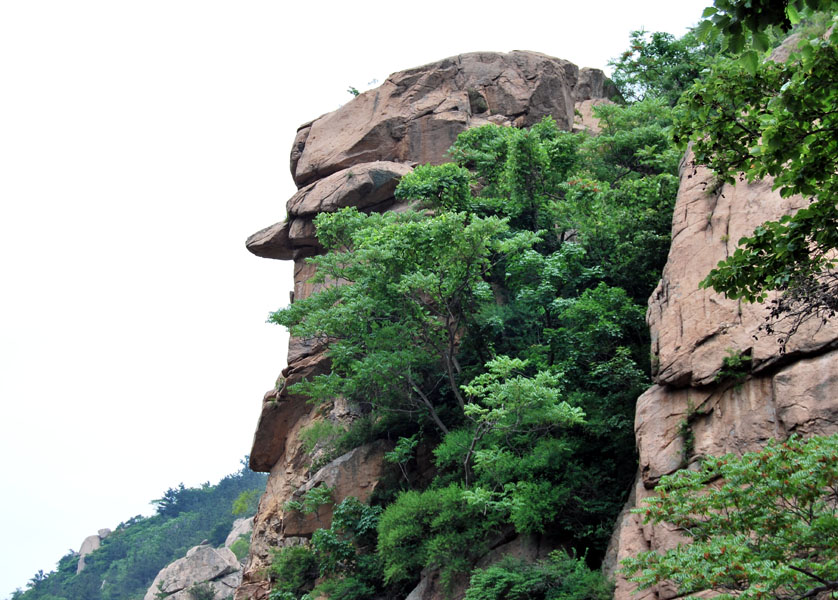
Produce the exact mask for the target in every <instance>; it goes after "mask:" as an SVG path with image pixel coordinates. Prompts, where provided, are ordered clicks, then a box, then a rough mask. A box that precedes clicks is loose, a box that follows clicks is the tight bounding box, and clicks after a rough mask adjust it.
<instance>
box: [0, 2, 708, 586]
mask: <svg viewBox="0 0 838 600" xmlns="http://www.w3.org/2000/svg"><path fill="white" fill-rule="evenodd" d="M707 4H710V0H678V1H677V2H675V1H673V0H660V1H646V0H635V1H633V2H629V1H627V0H623V1H619V2H618V1H614V2H608V1H604V0H590V1H588V2H568V1H566V0H565V1H555V0H554V1H553V2H549V3H543V4H542V3H535V2H525V3H516V4H510V3H497V4H494V3H492V2H483V3H474V2H439V1H437V0H433V1H430V0H423V1H421V2H410V3H407V2H398V3H397V2H384V1H381V2H371V1H361V2H354V3H351V2H325V1H323V0H320V1H318V0H308V1H304V2H294V3H293V7H292V8H288V4H287V3H280V2H277V1H266V0H238V1H237V2H233V1H225V2H221V1H213V0H143V1H134V2H128V1H122V0H107V1H100V2H95V1H90V0H76V1H72V2H70V1H68V0H52V1H50V0H0V86H2V87H0V90H2V91H0V285H2V287H1V288H0V411H2V412H0V461H2V462H0V482H1V483H0V485H2V488H1V489H2V493H0V531H2V532H3V534H4V535H3V538H4V543H3V544H2V549H0V564H2V565H3V567H2V570H0V596H5V595H7V594H10V593H11V591H12V590H13V589H14V588H16V587H24V586H25V584H26V582H27V581H28V579H29V578H31V577H32V575H34V573H35V572H36V571H37V570H38V569H43V570H44V571H50V570H52V569H54V568H55V563H56V561H57V560H58V559H59V558H60V557H61V556H62V555H63V554H65V553H66V551H67V550H68V549H70V548H73V549H76V550H78V548H79V546H80V544H81V542H82V540H83V538H84V537H86V536H88V535H91V534H93V533H95V532H96V530H97V529H99V528H102V527H109V528H114V527H115V526H116V525H117V524H118V523H119V522H120V521H124V520H127V519H128V518H130V517H131V516H133V515H136V514H139V513H144V514H149V513H150V512H151V511H152V507H151V506H150V505H149V501H150V500H151V499H153V498H155V497H160V495H162V493H163V492H164V491H165V490H166V489H167V488H168V487H171V486H175V485H177V484H178V483H179V482H181V481H183V482H184V483H185V484H186V485H198V484H200V483H201V482H203V481H207V480H209V481H212V482H213V483H215V482H216V481H217V480H218V479H219V478H220V477H222V476H223V475H225V474H227V473H231V472H233V471H235V470H237V469H238V468H239V464H238V461H239V459H240V458H241V457H242V456H243V455H244V454H245V453H247V452H248V451H249V448H250V442H251V438H252V435H253V430H254V428H255V425H256V420H257V417H258V414H259V408H260V405H261V398H262V394H263V392H264V391H265V390H267V389H269V388H270V387H271V386H272V384H273V381H274V379H275V378H276V376H277V375H278V373H279V371H280V370H281V369H282V368H283V366H284V353H285V345H286V343H287V342H286V338H285V336H284V335H283V333H282V331H281V330H280V329H279V328H278V327H276V326H271V325H267V324H265V318H266V317H267V314H268V312H269V311H270V310H274V309H276V308H279V307H281V306H284V305H285V304H286V303H287V299H288V290H289V289H290V287H291V273H290V269H289V268H288V263H280V262H277V261H269V260H265V259H259V258H256V257H254V256H251V255H250V254H249V253H248V252H247V251H246V250H245V248H244V240H245V238H246V237H247V236H248V235H249V234H251V233H253V232H255V231H257V230H258V229H261V228H262V227H266V226H268V225H271V224H273V223H275V222H277V221H279V220H281V219H282V218H283V216H284V204H285V200H287V199H288V198H289V197H290V196H291V194H292V193H293V192H294V190H295V188H294V185H293V183H292V181H291V177H290V175H289V171H288V153H289V150H290V146H291V142H292V141H293V138H294V133H295V130H296V128H297V126H298V125H299V124H301V123H303V122H305V121H308V120H310V119H312V118H314V117H316V116H318V115H320V114H322V113H324V112H328V111H331V110H334V109H335V108H337V107H338V106H339V105H340V104H341V103H344V102H346V101H348V100H350V99H351V97H350V96H349V94H348V93H347V92H346V89H347V87H348V86H349V85H353V86H355V87H357V88H359V89H361V90H363V89H367V88H368V87H370V86H369V85H367V82H370V81H372V80H373V79H378V80H379V81H383V80H384V78H385V77H386V76H387V75H388V74H389V73H391V72H393V71H397V70H402V69H406V68H409V67H414V66H418V65H421V64H424V63H428V62H431V61H434V60H437V59H441V58H444V57H446V56H451V55H454V54H458V53H462V52H470V51H476V50H498V51H510V50H514V49H521V50H535V51H539V52H544V53H546V54H550V55H553V56H558V57H561V58H566V59H568V60H571V61H573V62H575V63H576V64H578V65H579V66H580V67H581V66H590V67H600V68H605V67H606V62H607V60H608V59H609V58H612V57H615V56H617V55H619V53H620V52H622V51H623V50H625V49H626V47H627V45H628V35H629V32H630V31H631V30H632V29H638V28H640V27H645V28H646V29H647V30H651V31H655V30H664V31H669V32H672V33H674V34H676V35H680V34H682V33H683V32H684V28H685V27H686V26H689V25H691V24H694V23H695V22H696V21H697V20H698V18H699V16H700V14H701V10H702V8H703V7H704V6H705V5H707Z"/></svg>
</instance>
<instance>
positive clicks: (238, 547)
mask: <svg viewBox="0 0 838 600" xmlns="http://www.w3.org/2000/svg"><path fill="white" fill-rule="evenodd" d="M230 550H231V551H232V552H233V554H235V555H236V558H238V559H239V561H242V560H244V557H245V556H247V553H248V552H250V534H249V533H243V534H241V535H240V536H239V539H237V540H236V541H235V542H233V543H232V544H231V545H230Z"/></svg>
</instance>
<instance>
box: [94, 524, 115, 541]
mask: <svg viewBox="0 0 838 600" xmlns="http://www.w3.org/2000/svg"><path fill="white" fill-rule="evenodd" d="M97 533H98V534H99V539H100V540H104V539H105V538H106V537H108V536H109V535H110V534H111V533H112V532H111V530H110V529H108V528H107V527H105V528H104V529H100V530H99V531H98V532H97Z"/></svg>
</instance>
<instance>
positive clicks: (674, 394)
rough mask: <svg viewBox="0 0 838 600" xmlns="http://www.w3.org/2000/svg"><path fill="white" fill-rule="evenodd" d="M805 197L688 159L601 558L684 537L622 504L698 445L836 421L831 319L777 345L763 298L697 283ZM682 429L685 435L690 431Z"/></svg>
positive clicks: (637, 499) (646, 490)
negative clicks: (647, 380) (628, 463)
mask: <svg viewBox="0 0 838 600" xmlns="http://www.w3.org/2000/svg"><path fill="white" fill-rule="evenodd" d="M803 205H804V200H803V199H801V198H799V197H791V198H781V197H780V195H779V193H776V192H772V191H771V183H770V182H768V181H763V182H759V183H754V184H747V183H739V184H737V185H719V184H718V183H717V182H716V180H715V179H714V177H713V175H712V174H711V173H710V172H708V171H707V170H706V169H703V168H697V169H696V168H695V167H693V166H692V164H691V161H690V157H689V156H688V157H687V159H685V162H684V164H683V168H682V172H681V186H680V189H679V192H678V198H677V201H676V206H675V213H674V216H673V223H672V247H671V249H670V252H669V257H668V261H667V264H666V267H665V268H664V271H663V277H662V279H661V282H660V284H659V285H658V287H657V289H656V290H655V291H654V293H653V294H652V297H651V298H650V299H649V309H648V312H647V321H648V323H649V327H650V330H651V334H652V351H653V357H654V358H653V361H654V363H656V373H655V385H654V386H653V387H652V388H650V389H649V390H648V391H646V393H644V394H643V395H642V396H641V397H640V399H639V400H638V402H637V411H636V418H635V432H636V437H637V445H638V451H639V455H640V465H639V470H638V475H637V479H636V482H635V486H634V489H633V492H632V496H631V498H630V499H629V502H628V505H627V507H626V511H624V512H623V514H622V515H621V516H620V519H619V522H618V524H617V527H616V531H615V534H614V537H613V539H612V543H611V548H610V554H609V557H608V560H607V563H608V565H609V567H610V568H611V569H612V572H613V570H614V569H615V568H616V563H617V561H619V560H621V559H623V558H625V557H627V556H633V555H636V554H637V553H638V552H641V551H645V550H650V549H654V550H666V549H668V548H671V547H673V546H674V545H676V544H677V543H678V542H679V541H682V537H681V536H680V534H679V533H678V532H677V531H675V530H673V529H671V528H668V527H664V526H652V525H644V524H643V523H642V522H641V520H640V519H639V518H638V516H637V515H635V514H632V513H631V512H629V509H630V508H632V507H635V506H639V505H640V504H641V502H642V500H643V499H644V498H648V497H650V496H651V495H652V494H654V491H653V488H654V486H655V484H656V483H657V482H658V481H659V480H660V478H661V476H663V475H667V474H670V473H673V472H674V471H676V470H678V469H679V468H682V467H686V466H689V465H690V464H692V463H694V462H696V461H698V460H700V458H701V457H702V456H707V455H716V456H718V455H721V454H726V453H730V452H733V453H736V454H742V453H744V452H749V451H755V450H759V449H760V448H762V447H763V446H764V445H765V444H766V442H767V441H768V440H769V439H772V438H778V439H784V438H786V437H788V436H789V435H791V434H792V433H798V434H801V435H804V436H810V435H826V434H831V433H835V432H838V401H836V399H835V390H836V389H838V387H836V386H838V352H836V351H835V350H834V348H836V346H837V345H838V324H836V323H830V324H828V325H824V326H821V324H819V323H812V324H811V325H809V326H808V327H805V328H803V329H801V331H799V332H798V333H797V334H796V335H795V336H793V337H792V338H791V339H790V340H789V341H788V345H787V352H786V354H784V355H781V354H780V353H779V351H778V343H777V340H776V339H775V338H774V337H772V336H769V335H766V334H764V333H763V332H759V331H758V328H759V325H760V324H761V323H763V321H764V316H765V314H766V309H765V308H764V306H763V305H749V304H743V303H741V302H739V301H736V300H729V299H726V298H724V297H723V296H720V295H719V294H716V293H715V292H713V291H711V290H706V289H699V287H698V283H699V281H701V280H702V279H703V278H704V277H705V276H706V274H707V273H708V272H709V270H710V269H711V268H712V267H714V266H715V265H716V264H717V263H718V262H719V261H720V260H723V259H724V258H726V257H727V256H728V255H729V254H730V253H731V252H732V251H733V249H734V248H735V247H736V242H737V240H739V239H740V237H742V236H744V235H748V234H750V233H751V232H752V231H753V230H754V228H755V227H756V226H758V225H759V224H761V223H763V222H764V221H766V220H774V219H777V218H779V217H781V216H782V215H785V214H789V213H792V212H794V211H795V210H797V209H799V208H800V207H801V206H803ZM729 355H736V356H749V357H750V359H751V360H750V367H749V368H748V370H747V372H746V373H742V376H743V377H744V378H745V379H744V381H739V382H736V381H731V380H730V379H725V378H724V377H720V372H721V370H722V367H723V364H724V360H725V357H727V356H729ZM685 433H688V435H689V437H690V441H689V444H687V443H686V439H685V438H686V436H685ZM633 590H634V586H633V584H631V583H630V582H627V581H626V580H625V579H623V578H620V577H617V589H616V596H615V598H616V599H617V600H629V599H630V598H633V599H641V600H645V599H650V600H652V599H655V600H668V599H670V598H673V597H675V596H676V595H677V591H676V590H675V589H673V588H671V587H667V586H660V587H658V588H656V589H650V590H646V591H644V592H640V593H635V594H632V592H633Z"/></svg>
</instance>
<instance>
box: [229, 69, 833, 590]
mask: <svg viewBox="0 0 838 600" xmlns="http://www.w3.org/2000/svg"><path fill="white" fill-rule="evenodd" d="M605 87H606V83H605V78H604V76H603V74H602V72H600V71H597V70H591V69H582V70H579V69H578V68H577V67H576V66H574V65H572V64H571V63H568V62H567V61H562V60H558V59H554V58H550V57H547V56H544V55H541V54H535V53H530V52H513V53H510V54H495V53H474V54H465V55H460V56H457V57H452V58H448V59H445V60H442V61H439V62H437V63H434V64H431V65H426V66H423V67H419V68H416V69H410V70H407V71H403V72H400V73H396V74H394V75H392V76H390V77H389V78H388V79H387V81H386V82H385V83H384V84H383V85H382V86H381V87H380V88H378V89H376V90H372V91H369V92H366V93H364V94H361V95H360V96H359V97H358V98H356V99H355V100H353V101H352V102H350V103H348V104H347V105H345V106H343V107H342V108H340V109H339V110H337V111H335V112H333V113H329V114H327V115H324V116H322V117H320V118H318V119H316V120H314V121H312V122H310V123H306V124H305V125H303V126H302V127H301V128H300V129H299V131H298V133H297V136H296V139H295V140H294V142H293V147H292V152H291V172H292V175H293V177H294V180H295V182H296V183H297V185H298V187H299V191H298V192H297V193H296V194H295V195H294V196H293V197H292V198H291V199H290V200H289V201H288V204H287V217H286V219H285V220H284V221H282V222H280V223H277V224H275V225H273V226H271V227H268V228H266V229H263V230H262V231H259V232H258V233H256V234H254V235H252V236H251V237H250V238H249V239H248V240H247V247H248V249H249V250H250V251H251V252H252V253H254V254H256V255H257V256H262V257H266V258H274V259H283V260H293V261H294V263H295V269H294V292H293V298H294V299H301V298H305V297H308V296H310V295H311V294H312V293H313V292H315V291H316V287H315V286H313V285H312V284H310V283H309V282H308V280H309V279H310V277H311V276H312V274H313V273H312V270H311V266H310V265H307V264H306V263H305V261H304V259H305V258H306V257H308V256H311V255H314V254H316V253H318V252H320V251H321V250H320V248H319V247H318V245H317V240H316V238H315V236H314V228H313V225H312V219H313V217H314V216H315V215H316V214H317V213H319V212H324V211H326V212H328V211H334V210H337V209H338V208H340V207H343V206H356V207H359V208H361V209H363V210H367V211H383V210H394V209H395V210H397V209H398V208H399V206H398V205H397V203H396V201H395V199H394V196H393V192H394V189H395V186H396V184H397V182H398V179H399V178H400V177H401V176H403V175H404V174H405V173H408V172H410V170H411V169H412V167H413V166H415V165H416V164H418V163H426V162H430V163H434V164H439V163H441V162H444V161H445V150H446V149H447V148H448V147H449V146H450V145H451V143H453V141H454V140H455V138H456V136H457V134H458V133H460V132H461V131H463V130H465V129H466V128H469V127H473V126H476V125H481V124H485V123H497V124H501V125H511V126H527V125H531V124H533V123H535V122H537V121H538V120H539V119H541V118H542V117H543V116H545V115H552V116H553V118H554V119H555V120H556V121H557V123H559V124H560V125H561V126H562V127H563V128H565V129H567V130H571V129H582V128H588V129H593V130H595V128H596V125H595V124H594V123H593V122H592V121H591V106H592V105H593V104H595V103H597V102H601V101H603V99H604V98H606V97H608V96H609V95H611V94H612V92H613V91H612V90H608V89H604V88H605ZM574 121H576V123H574ZM803 202H804V201H803V199H801V198H794V197H792V198H781V197H780V195H779V194H776V193H774V192H772V191H771V185H770V182H761V183H756V184H745V183H740V184H738V185H736V186H732V185H719V184H718V182H717V181H716V180H715V178H714V177H713V175H712V174H711V173H709V172H708V171H706V170H704V169H702V168H700V167H699V168H697V167H695V166H694V165H693V164H692V160H691V157H689V156H687V157H686V158H685V160H684V162H683V164H682V169H681V175H680V189H679V193H678V198H677V202H676V207H675V213H674V217H673V223H672V246H671V249H670V252H669V257H668V262H667V264H666V267H665V269H664V272H663V276H662V279H661V282H660V284H659V285H658V287H657V289H656V290H655V291H654V293H653V294H652V297H651V298H650V299H649V309H648V313H647V321H648V324H649V327H650V331H651V336H652V355H653V376H654V385H653V386H652V387H651V388H650V389H649V390H648V391H646V393H644V394H643V395H642V396H641V397H640V398H639V399H638V402H637V411H636V421H635V431H636V438H637V446H638V451H639V468H638V473H637V477H636V480H635V484H634V487H633V491H632V494H631V497H630V499H629V501H628V503H627V506H626V510H625V511H624V512H623V514H622V515H621V516H620V518H619V521H618V523H617V524H616V527H615V532H614V536H613V538H612V542H611V545H610V549H609V554H608V556H607V557H606V569H607V570H608V571H610V573H611V574H614V572H615V569H616V565H617V562H618V561H619V560H620V559H622V558H624V557H626V556H630V555H634V554H636V553H637V552H640V551H643V550H648V549H666V548H668V547H671V546H672V545H673V544H675V543H677V542H678V541H679V540H680V539H681V538H680V537H679V535H678V533H677V532H676V531H673V530H670V529H667V528H665V527H652V526H648V525H643V524H642V523H641V522H640V521H639V519H638V518H637V517H636V516H635V515H633V514H632V513H631V512H630V509H631V508H633V507H636V506H638V505H639V504H640V503H641V502H642V500H643V499H644V498H646V497H649V496H650V495H651V494H653V493H654V492H653V488H654V486H655V484H656V483H657V482H658V481H659V479H660V477H661V476H663V475H666V474H669V473H672V472H674V471H676V470H677V469H679V468H683V467H688V466H689V465H691V464H694V463H696V461H698V460H700V459H701V457H702V456H705V455H719V454H724V453H727V452H735V453H743V452H746V451H751V450H757V449H759V448H761V447H762V446H763V445H764V444H765V443H766V442H767V440H769V439H771V438H785V437H787V436H789V435H791V434H792V433H800V434H803V435H816V434H827V433H834V432H836V431H838V402H836V401H835V399H834V390H835V389H836V386H838V353H836V351H835V348H836V347H838V328H836V326H834V325H828V326H820V327H818V326H817V324H812V325H811V326H810V327H809V328H808V329H806V330H801V331H800V332H798V334H797V335H796V336H795V337H794V338H792V339H791V340H789V342H788V345H787V348H786V350H787V351H786V353H784V354H781V353H780V352H779V351H778V343H777V339H775V338H772V337H771V336H769V335H765V334H763V333H762V332H760V331H759V329H758V328H759V325H760V324H761V323H762V322H763V319H764V314H765V309H764V307H763V306H762V305H748V304H743V303H741V302H738V301H734V300H728V299H725V298H724V297H722V296H720V295H718V294H716V293H714V292H712V291H709V290H703V289H699V287H698V283H699V282H700V281H701V280H702V279H703V278H704V277H705V276H706V274H707V273H708V271H709V270H710V269H711V268H712V267H714V266H715V265H716V264H717V262H718V261H720V260H722V259H724V258H725V257H727V256H728V255H729V254H730V253H731V252H732V251H733V250H734V248H735V246H736V241H737V240H738V239H740V238H741V237H742V236H744V235H748V234H750V233H751V232H752V231H753V229H754V228H755V227H756V226H757V225H759V224H760V223H762V222H764V221H766V220H770V219H777V218H779V217H781V216H782V215H784V214H788V213H791V212H793V211H795V210H797V209H798V208H800V207H801V206H802V205H803ZM729 356H734V357H744V358H746V360H745V361H740V362H741V364H744V365H747V369H745V370H743V371H742V372H740V373H739V374H738V375H739V377H738V378H737V379H736V380H734V379H731V378H730V377H725V376H723V373H722V371H723V369H724V367H725V359H726V357H729ZM328 369H329V364H328V360H327V358H326V357H325V355H324V348H323V346H322V345H319V344H317V343H314V342H306V341H304V340H300V339H295V338H292V339H291V341H290V344H289V351H288V366H287V367H286V368H285V369H284V370H283V371H282V375H281V377H280V378H279V379H278V381H277V385H276V388H275V389H272V390H271V391H269V392H268V393H267V394H266V395H265V397H264V399H263V405H262V413H261V416H260V419H259V423H258V425H257V430H256V433H255V436H254V444H253V448H252V451H251V466H252V467H253V468H254V469H256V470H260V471H268V472H270V478H269V481H268V485H267V491H266V493H265V495H264V497H263V498H262V500H261V503H260V507H259V512H258V514H257V517H256V522H255V529H254V536H253V543H252V546H251V560H250V563H249V566H248V568H247V569H246V571H245V573H244V580H243V584H242V586H241V587H240V588H239V590H238V591H237V594H236V598H237V600H244V599H245V598H253V599H261V598H265V597H266V596H267V593H268V591H269V582H268V581H267V575H266V573H265V567H266V566H267V565H268V563H269V560H270V550H271V549H272V548H276V547H282V546H285V545H293V544H298V543H301V542H303V541H304V540H305V539H306V538H308V537H309V536H310V535H311V534H312V532H313V531H314V530H315V529H317V528H318V527H324V526H328V524H329V520H330V518H331V514H330V513H329V510H328V508H325V507H324V509H322V510H321V511H319V512H318V513H315V514H312V515H308V516H300V515H299V514H298V513H287V512H286V511H284V510H283V505H284V504H285V503H286V502H287V501H288V500H293V499H296V498H299V497H300V496H301V495H302V494H303V493H304V492H305V491H306V490H310V489H312V488H314V487H317V486H319V485H328V486H330V487H332V488H333V489H334V490H335V492H334V496H335V499H336V500H337V501H340V500H341V499H342V498H343V497H346V496H348V495H353V496H357V497H359V498H361V499H362V500H364V499H367V498H369V497H370V496H371V494H372V493H373V492H374V490H375V488H376V486H377V485H378V482H379V481H380V479H381V477H382V475H383V473H384V464H385V463H384V461H383V455H384V453H385V452H386V451H387V450H388V446H387V444H386V443H385V442H383V441H379V442H377V443H375V444H370V445H367V446H363V447H360V448H356V449H355V450H353V451H352V452H350V453H348V454H346V455H344V456H341V457H339V458H338V459H336V460H334V461H332V462H330V463H328V464H326V465H324V466H322V468H320V469H319V470H316V472H312V468H311V467H312V460H315V461H317V459H318V455H317V452H316V451H315V453H314V454H313V455H310V454H309V453H307V452H305V451H304V448H303V443H302V441H301V439H300V435H299V434H300V431H301V430H302V429H303V428H305V427H306V426H307V425H309V424H310V423H312V422H313V421H315V420H318V419H320V420H330V421H333V422H342V423H345V422H349V421H351V420H352V419H353V418H355V414H354V412H353V408H352V407H351V406H349V405H347V404H346V403H345V402H342V401H341V400H339V399H337V400H335V402H334V403H333V404H332V406H331V407H329V409H328V410H325V411H324V410H321V411H319V412H317V411H315V410H313V408H312V407H311V406H310V405H308V404H306V402H305V398H304V397H301V396H299V395H295V394H293V393H291V392H290V391H289V390H290V386H291V385H293V384H294V383H296V382H298V381H300V380H301V379H304V378H306V377H309V376H312V375H315V374H318V373H323V372H326V371H327V370H328ZM515 544H517V546H516V548H515V549H513V548H511V547H510V548H508V549H507V550H508V551H509V552H514V553H517V554H519V555H521V556H525V557H527V558H529V559H532V558H535V557H538V556H541V555H542V554H540V552H541V550H540V549H539V548H537V547H536V546H527V544H526V543H525V542H524V541H523V540H517V541H516V542H515ZM500 551H501V550H496V551H495V552H496V553H497V552H500ZM632 591H633V587H632V585H631V584H629V583H628V582H626V581H625V580H623V579H620V578H617V587H616V597H617V598H619V599H620V600H623V599H625V600H627V599H628V598H630V597H634V598H644V599H645V598H649V599H650V600H651V599H653V598H654V599H661V600H668V599H669V598H673V597H675V595H676V593H675V590H673V589H668V588H664V587H661V588H660V589H653V590H648V591H646V592H644V593H642V594H639V595H634V596H632V594H631V592H632ZM436 595H438V592H436V591H434V582H433V581H432V580H430V579H429V578H425V579H423V581H422V582H421V583H420V586H419V587H418V588H416V589H415V590H414V591H413V592H412V593H411V595H410V596H409V597H411V598H416V599H418V598H432V597H436Z"/></svg>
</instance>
